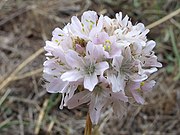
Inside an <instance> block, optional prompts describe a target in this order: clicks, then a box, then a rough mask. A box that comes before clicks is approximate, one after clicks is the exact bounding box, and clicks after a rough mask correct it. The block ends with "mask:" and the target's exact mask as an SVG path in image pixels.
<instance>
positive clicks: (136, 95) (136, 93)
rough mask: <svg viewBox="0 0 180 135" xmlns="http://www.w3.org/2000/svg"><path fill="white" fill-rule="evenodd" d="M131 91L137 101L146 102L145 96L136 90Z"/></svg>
mask: <svg viewBox="0 0 180 135" xmlns="http://www.w3.org/2000/svg"><path fill="white" fill-rule="evenodd" d="M131 93H132V95H133V97H134V99H135V100H136V102H137V103H139V104H144V102H145V101H144V98H143V97H142V96H141V95H140V94H139V93H138V92H137V91H136V90H131Z"/></svg>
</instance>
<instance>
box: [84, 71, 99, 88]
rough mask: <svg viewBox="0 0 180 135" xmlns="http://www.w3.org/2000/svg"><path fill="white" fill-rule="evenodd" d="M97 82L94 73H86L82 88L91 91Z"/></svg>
mask: <svg viewBox="0 0 180 135" xmlns="http://www.w3.org/2000/svg"><path fill="white" fill-rule="evenodd" d="M97 83H98V78H97V75H96V74H92V75H86V76H85V77H84V88H86V89H88V90H90V91H93V89H94V87H95V86H96V84H97Z"/></svg>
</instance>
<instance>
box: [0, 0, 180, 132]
mask: <svg viewBox="0 0 180 135" xmlns="http://www.w3.org/2000/svg"><path fill="white" fill-rule="evenodd" d="M179 8H180V1H179V0H0V135H34V134H38V135H49V134H50V135H56V134H57V135H82V134H83V130H84V126H85V117H86V112H87V108H86V106H81V107H79V108H76V109H73V110H68V109H66V108H64V109H63V110H60V109H59V104H60V100H61V95H60V94H49V93H47V92H46V90H45V88H43V84H44V80H43V78H42V64H43V62H44V60H45V56H44V50H43V49H42V47H44V45H45V40H50V39H51V33H52V30H53V29H54V28H56V27H60V28H63V27H64V26H65V25H66V24H67V23H68V22H69V21H70V17H71V16H73V15H77V16H80V15H81V14H82V13H83V12H84V11H86V10H89V9H90V10H95V11H96V12H98V13H99V14H104V15H108V16H109V17H114V16H115V13H117V12H120V11H122V12H123V15H124V16H125V15H126V14H128V15H129V17H130V18H131V20H132V22H133V23H134V24H135V23H137V22H142V23H144V24H145V25H146V26H147V27H148V28H150V33H149V34H148V39H152V40H155V41H156V42H157V46H156V48H155V52H156V55H157V56H158V59H159V61H160V62H162V64H163V68H161V69H159V71H158V72H157V73H155V74H153V75H152V76H151V78H152V79H155V80H156V81H157V84H156V86H155V88H154V90H153V92H152V93H150V94H149V95H148V97H146V101H147V102H146V104H145V105H143V106H138V105H131V106H129V108H128V113H127V116H125V117H124V118H123V119H121V120H119V119H118V118H116V117H115V116H113V115H112V112H111V110H109V109H108V110H106V111H105V112H104V113H103V114H102V116H101V120H100V122H99V125H98V126H94V127H93V135H142V134H143V135H179V134H180V14H178V13H180V11H179V10H178V9H179ZM172 12H173V14H171V13H172ZM164 16H166V18H164V20H163V19H162V18H163V17H164ZM156 21H159V22H156ZM154 22H156V23H154ZM152 23H153V24H152Z"/></svg>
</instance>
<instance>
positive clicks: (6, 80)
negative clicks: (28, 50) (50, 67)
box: [0, 48, 44, 92]
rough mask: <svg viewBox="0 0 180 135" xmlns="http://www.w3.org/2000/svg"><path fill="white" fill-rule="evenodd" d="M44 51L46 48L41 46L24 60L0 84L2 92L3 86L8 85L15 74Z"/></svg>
mask: <svg viewBox="0 0 180 135" xmlns="http://www.w3.org/2000/svg"><path fill="white" fill-rule="evenodd" d="M42 52H44V48H40V49H39V50H38V51H37V52H35V53H34V54H33V55H31V56H30V57H28V58H27V59H26V60H25V61H23V62H22V63H21V64H20V65H19V66H18V67H17V68H16V69H15V70H14V71H13V72H12V73H11V74H10V75H9V76H8V77H7V78H6V79H5V80H4V81H3V82H2V83H1V84H0V92H3V88H4V87H5V86H7V85H8V84H9V83H10V82H11V81H12V80H13V78H14V77H15V75H16V74H17V73H18V72H19V71H20V70H21V69H22V68H24V67H25V66H26V65H27V64H28V63H30V62H31V61H32V60H34V59H35V58H36V57H37V56H39V55H40V54H41V53H42Z"/></svg>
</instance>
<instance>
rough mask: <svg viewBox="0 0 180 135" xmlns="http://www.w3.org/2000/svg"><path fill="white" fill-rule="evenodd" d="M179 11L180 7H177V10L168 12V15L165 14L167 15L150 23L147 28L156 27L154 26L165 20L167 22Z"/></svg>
mask: <svg viewBox="0 0 180 135" xmlns="http://www.w3.org/2000/svg"><path fill="white" fill-rule="evenodd" d="M179 13H180V8H179V9H177V10H175V11H174V12H172V13H170V14H168V15H167V16H165V17H163V18H161V19H159V20H158V21H156V22H154V23H152V24H150V25H148V26H147V28H148V29H152V28H154V27H156V26H158V25H160V24H161V23H163V22H165V21H167V20H169V19H171V18H172V17H174V16H176V15H178V14H179Z"/></svg>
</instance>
